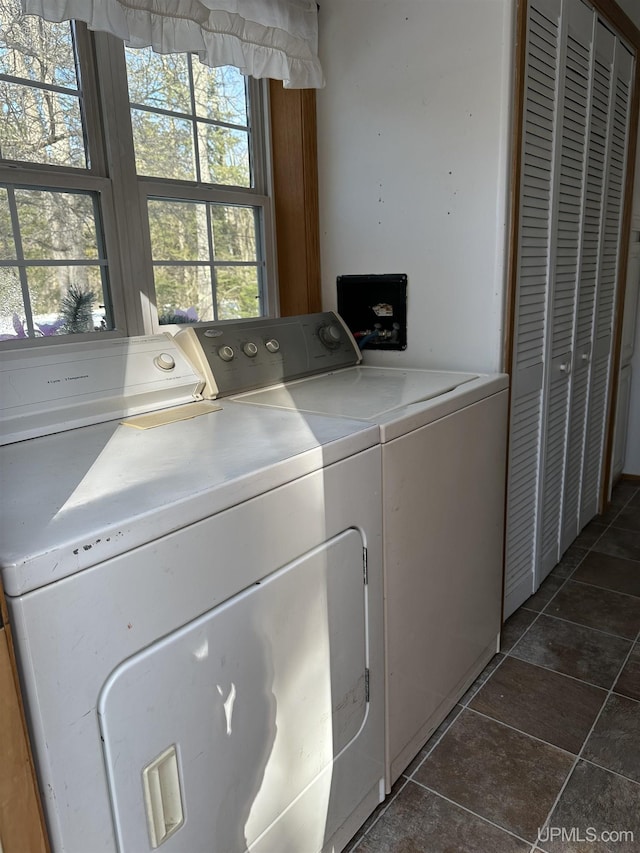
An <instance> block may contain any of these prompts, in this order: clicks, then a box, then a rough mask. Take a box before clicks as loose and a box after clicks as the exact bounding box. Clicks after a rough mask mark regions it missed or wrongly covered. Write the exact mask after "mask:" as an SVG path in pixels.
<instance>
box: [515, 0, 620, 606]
mask: <svg viewBox="0 0 640 853" xmlns="http://www.w3.org/2000/svg"><path fill="white" fill-rule="evenodd" d="M632 71H633V58H632V56H631V54H630V53H629V52H628V51H627V49H626V48H625V47H624V46H623V45H622V44H621V42H620V40H619V39H618V38H617V37H616V36H615V35H614V34H613V33H612V32H611V31H610V30H609V29H608V28H607V27H606V26H605V25H604V24H603V23H602V22H601V21H599V20H598V15H597V14H596V13H595V11H594V10H593V8H592V7H591V6H589V5H588V3H587V2H583V0H529V3H528V7H527V49H526V57H525V74H524V105H523V110H524V114H523V143H522V144H523V148H522V166H521V173H520V210H519V232H518V235H519V236H518V240H519V242H518V247H517V248H518V261H517V271H516V275H517V280H516V296H515V314H514V331H513V335H514V350H513V363H512V403H511V406H512V408H511V432H510V455H509V481H508V509H507V533H506V539H507V543H506V588H505V615H506V616H508V615H509V614H510V613H512V612H513V610H515V608H516V607H518V606H519V605H520V604H522V602H523V601H525V600H526V598H527V597H528V596H529V595H530V594H531V593H532V592H534V591H535V589H537V586H538V585H539V583H540V581H541V580H542V579H543V578H544V576H545V575H546V574H547V573H548V572H549V571H550V570H551V569H552V568H553V566H554V565H555V564H556V563H557V562H558V560H559V559H560V557H561V555H562V553H563V552H564V551H565V550H566V548H567V547H568V546H569V544H570V543H571V542H572V541H573V539H574V538H575V536H576V535H577V534H578V532H579V530H580V529H581V528H582V527H583V526H584V525H585V524H586V522H587V521H589V520H590V519H591V518H592V517H593V516H594V515H595V514H596V512H597V509H598V497H599V491H600V489H599V486H600V482H599V480H600V475H601V470H602V458H603V450H604V437H605V425H606V418H607V410H608V405H609V385H608V383H609V369H610V362H611V350H612V330H613V319H614V304H615V291H616V283H617V273H618V270H617V263H618V253H619V245H620V236H621V235H620V227H621V215H622V205H623V198H622V194H623V183H624V174H625V169H626V163H625V153H626V147H627V136H628V118H629V109H630V88H631V79H632Z"/></svg>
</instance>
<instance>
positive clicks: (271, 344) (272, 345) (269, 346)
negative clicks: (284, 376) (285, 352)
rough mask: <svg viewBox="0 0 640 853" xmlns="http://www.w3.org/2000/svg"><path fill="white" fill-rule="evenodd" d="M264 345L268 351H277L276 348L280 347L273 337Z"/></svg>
mask: <svg viewBox="0 0 640 853" xmlns="http://www.w3.org/2000/svg"><path fill="white" fill-rule="evenodd" d="M265 347H266V348H267V351H268V352H278V350H279V349H280V344H279V343H278V341H277V340H276V339H275V338H271V340H268V341H267V342H266V344H265Z"/></svg>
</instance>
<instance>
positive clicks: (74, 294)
mask: <svg viewBox="0 0 640 853" xmlns="http://www.w3.org/2000/svg"><path fill="white" fill-rule="evenodd" d="M27 281H28V282H29V294H30V296H31V310H32V313H33V319H34V323H35V324H36V329H38V327H40V329H39V331H40V332H41V333H42V334H51V333H52V332H51V331H50V329H51V327H53V329H54V333H56V334H74V333H77V332H93V331H100V330H101V328H102V329H104V328H106V327H107V320H106V311H105V304H104V303H105V300H104V294H103V283H102V273H101V270H100V269H99V268H98V267H89V266H87V267H82V266H72V267H27Z"/></svg>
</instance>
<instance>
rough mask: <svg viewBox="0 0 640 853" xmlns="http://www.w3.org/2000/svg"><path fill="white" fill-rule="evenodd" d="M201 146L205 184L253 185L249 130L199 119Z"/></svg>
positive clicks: (201, 164) (201, 161)
mask: <svg viewBox="0 0 640 853" xmlns="http://www.w3.org/2000/svg"><path fill="white" fill-rule="evenodd" d="M198 145H199V146H200V168H201V170H202V180H203V181H204V182H205V183H209V184H224V185H225V186H236V187H250V186H251V171H250V168H249V135H248V134H247V133H245V132H244V131H241V130H230V129H229V128H228V127H216V126H215V125H212V124H202V122H198Z"/></svg>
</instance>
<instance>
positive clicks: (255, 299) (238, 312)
mask: <svg viewBox="0 0 640 853" xmlns="http://www.w3.org/2000/svg"><path fill="white" fill-rule="evenodd" d="M216 280H217V284H218V286H217V294H218V317H219V319H220V320H235V319H240V318H242V317H259V316H260V313H261V310H260V299H259V293H260V291H259V288H258V270H257V269H256V268H255V267H216Z"/></svg>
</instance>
